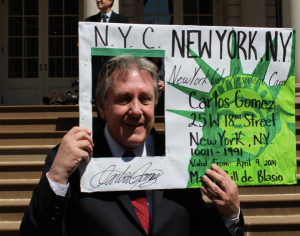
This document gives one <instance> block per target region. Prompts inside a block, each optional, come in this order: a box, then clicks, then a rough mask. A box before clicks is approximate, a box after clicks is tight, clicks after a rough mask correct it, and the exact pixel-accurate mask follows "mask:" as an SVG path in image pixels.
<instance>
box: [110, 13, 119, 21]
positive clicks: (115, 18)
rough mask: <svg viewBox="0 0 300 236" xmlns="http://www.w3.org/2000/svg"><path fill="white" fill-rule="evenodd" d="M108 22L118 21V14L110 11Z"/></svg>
mask: <svg viewBox="0 0 300 236" xmlns="http://www.w3.org/2000/svg"><path fill="white" fill-rule="evenodd" d="M108 22H111V23H117V22H118V14H116V13H114V12H112V13H111V16H110V18H109V21H108Z"/></svg>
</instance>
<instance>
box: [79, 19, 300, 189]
mask: <svg viewBox="0 0 300 236" xmlns="http://www.w3.org/2000/svg"><path fill="white" fill-rule="evenodd" d="M295 36H296V35H295V31H294V30H293V29H282V28H280V29H279V28H244V27H212V26H209V27H206V26H176V25H140V24H139V25H138V24H114V23H109V24H105V23H92V22H80V23H79V75H80V91H79V92H80V101H79V105H80V125H81V126H84V127H87V128H89V129H91V130H92V128H93V122H92V105H91V100H92V90H93V88H92V86H93V85H92V79H91V78H92V67H93V66H94V65H93V64H92V58H94V57H110V56H118V55H122V54H132V55H134V56H139V57H141V56H142V57H150V58H151V57H156V58H163V59H164V63H165V64H164V68H165V135H166V154H165V156H154V157H149V156H148V157H135V158H121V157H114V158H111V157H107V158H96V157H95V158H91V160H90V162H89V163H88V164H86V163H81V165H80V172H81V191H83V192H95V191H123V190H141V189H143V190H145V189H172V188H200V187H201V186H202V184H203V182H202V176H203V175H204V174H205V171H206V169H208V168H210V167H211V165H212V164H213V163H215V164H217V165H218V166H220V167H221V168H222V169H223V170H224V171H226V172H227V173H228V175H229V176H230V177H231V178H232V179H233V180H234V181H235V183H236V184H237V185H238V186H247V185H248V186H250V185H286V184H295V183H297V178H296V173H297V170H296V168H297V164H296V145H295V141H296V140H295V138H296V135H295V134H296V128H295Z"/></svg>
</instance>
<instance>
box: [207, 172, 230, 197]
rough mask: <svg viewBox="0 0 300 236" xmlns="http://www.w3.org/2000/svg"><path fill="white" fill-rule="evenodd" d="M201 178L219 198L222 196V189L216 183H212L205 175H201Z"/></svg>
mask: <svg viewBox="0 0 300 236" xmlns="http://www.w3.org/2000/svg"><path fill="white" fill-rule="evenodd" d="M202 180H203V181H204V183H205V184H206V185H207V187H208V188H210V189H211V191H212V192H213V193H214V194H215V195H216V196H217V197H219V198H223V196H224V194H225V193H224V191H223V190H222V189H220V188H219V187H218V186H217V185H216V184H214V183H213V182H212V181H211V180H210V179H209V178H208V177H207V176H205V175H204V176H203V177H202Z"/></svg>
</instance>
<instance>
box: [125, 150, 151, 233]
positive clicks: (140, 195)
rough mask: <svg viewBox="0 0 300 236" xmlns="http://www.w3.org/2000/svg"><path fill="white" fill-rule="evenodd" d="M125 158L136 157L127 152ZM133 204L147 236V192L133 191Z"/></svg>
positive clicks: (131, 193) (131, 196) (131, 194)
mask: <svg viewBox="0 0 300 236" xmlns="http://www.w3.org/2000/svg"><path fill="white" fill-rule="evenodd" d="M123 157H135V154H134V152H133V151H126V152H124V154H123ZM128 195H129V197H130V201H131V204H132V206H133V209H134V210H135V213H136V215H137V217H138V218H139V220H140V222H141V224H142V226H143V228H144V230H145V232H146V234H149V207H148V203H147V198H146V192H145V191H134V192H133V191H132V192H130V193H129V194H128Z"/></svg>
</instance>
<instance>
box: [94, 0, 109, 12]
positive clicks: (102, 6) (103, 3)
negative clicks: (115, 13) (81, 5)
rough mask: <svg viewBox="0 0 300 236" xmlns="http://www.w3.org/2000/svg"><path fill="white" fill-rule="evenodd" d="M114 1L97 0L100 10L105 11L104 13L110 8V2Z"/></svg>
mask: <svg viewBox="0 0 300 236" xmlns="http://www.w3.org/2000/svg"><path fill="white" fill-rule="evenodd" d="M111 3H112V0H97V1H96V4H97V7H98V9H99V10H100V11H103V12H104V14H105V13H107V12H106V11H107V10H108V9H109V10H110V4H111Z"/></svg>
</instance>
